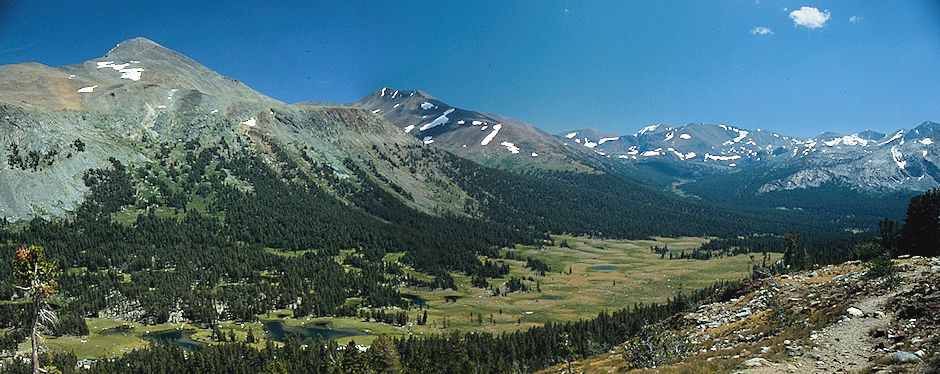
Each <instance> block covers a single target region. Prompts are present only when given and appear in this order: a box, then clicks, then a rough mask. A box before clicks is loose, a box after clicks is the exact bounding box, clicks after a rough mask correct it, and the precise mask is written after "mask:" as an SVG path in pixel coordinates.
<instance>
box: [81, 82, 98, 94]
mask: <svg viewBox="0 0 940 374" xmlns="http://www.w3.org/2000/svg"><path fill="white" fill-rule="evenodd" d="M96 88H98V85H97V84H96V85H94V86H88V87H82V88H79V89H78V93H89V92H94V91H95V89H96Z"/></svg>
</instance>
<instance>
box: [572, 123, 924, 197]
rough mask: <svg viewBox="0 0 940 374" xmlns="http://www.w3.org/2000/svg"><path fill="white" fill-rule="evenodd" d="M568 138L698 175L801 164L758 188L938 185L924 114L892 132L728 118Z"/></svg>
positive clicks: (575, 134) (611, 153)
mask: <svg viewBox="0 0 940 374" xmlns="http://www.w3.org/2000/svg"><path fill="white" fill-rule="evenodd" d="M556 139H558V140H559V141H561V142H563V143H564V144H566V145H571V146H582V147H584V148H587V149H591V150H593V151H594V152H595V153H597V154H599V155H602V156H605V157H610V158H616V159H620V160H623V161H625V162H631V163H638V164H643V163H651V162H656V163H672V164H675V165H681V166H682V167H683V168H685V169H690V168H691V169H696V170H697V171H698V173H699V174H700V175H713V174H721V173H734V172H736V171H740V170H741V169H761V168H769V169H780V168H795V170H794V171H793V172H792V173H789V174H788V175H785V176H782V177H779V178H775V179H772V180H767V181H766V183H765V184H763V185H762V186H761V187H760V189H759V191H758V192H770V191H778V190H792V189H801V188H813V187H819V186H820V185H822V184H825V183H838V184H842V185H846V186H850V187H852V188H855V189H858V190H865V191H893V190H913V191H923V190H926V189H929V188H934V187H938V186H940V148H938V146H937V145H936V144H935V142H934V139H937V140H940V124H938V123H936V122H924V123H922V124H921V125H919V126H917V127H915V128H914V129H911V130H907V129H901V130H898V131H895V132H892V133H891V134H881V133H878V132H874V131H864V132H860V133H856V134H851V135H846V134H837V133H832V132H825V133H822V134H820V135H819V136H816V137H812V138H804V137H796V136H789V135H782V134H778V133H775V132H772V131H767V130H762V129H757V130H745V129H740V128H736V127H733V126H728V125H708V124H690V125H686V126H680V127H673V126H669V125H654V126H649V127H646V128H644V129H643V130H640V131H639V132H637V133H636V134H632V135H623V136H618V135H612V134H605V133H601V132H599V131H597V130H593V129H583V130H575V131H570V132H565V133H562V134H558V135H556Z"/></svg>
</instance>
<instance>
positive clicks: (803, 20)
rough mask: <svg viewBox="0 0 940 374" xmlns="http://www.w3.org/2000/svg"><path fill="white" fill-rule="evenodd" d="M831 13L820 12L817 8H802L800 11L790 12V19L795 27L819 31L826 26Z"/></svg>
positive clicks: (826, 11)
mask: <svg viewBox="0 0 940 374" xmlns="http://www.w3.org/2000/svg"><path fill="white" fill-rule="evenodd" d="M830 17H831V13H829V11H828V10H824V11H819V9H817V8H813V7H810V6H802V7H800V9H797V10H794V11H792V12H790V19H792V20H793V24H794V26H802V27H805V28H808V29H818V28H820V27H823V26H825V25H826V21H829V18H830Z"/></svg>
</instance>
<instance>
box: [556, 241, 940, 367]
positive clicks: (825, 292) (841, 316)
mask: <svg viewBox="0 0 940 374" xmlns="http://www.w3.org/2000/svg"><path fill="white" fill-rule="evenodd" d="M894 262H895V265H896V266H897V268H898V273H897V278H892V277H890V276H888V277H882V278H880V279H873V280H869V279H867V278H866V274H867V272H868V271H869V267H868V266H866V265H865V264H861V263H859V262H858V261H851V262H847V263H844V264H841V265H831V266H826V267H823V268H820V269H815V270H807V271H800V272H795V273H791V274H788V275H782V276H776V277H773V278H767V279H763V280H760V281H754V282H751V283H750V284H748V285H747V287H746V288H745V289H744V291H742V292H741V293H739V294H737V295H728V296H727V298H725V299H719V300H715V301H714V302H712V303H709V304H703V305H700V306H699V307H698V308H697V309H696V310H694V311H692V312H688V313H682V314H679V315H676V316H674V317H673V318H671V319H670V320H668V321H667V322H666V323H664V324H663V325H661V326H658V327H652V328H653V329H662V330H658V331H657V333H656V334H654V335H653V336H655V337H657V338H655V339H651V340H650V339H647V340H645V341H639V340H634V341H629V342H626V343H625V344H624V345H621V346H620V347H617V348H615V349H613V350H611V351H610V352H609V353H607V354H604V355H601V356H600V357H597V358H593V359H588V360H584V361H578V362H575V363H573V364H572V369H573V370H574V371H575V372H580V373H609V372H612V371H616V372H620V371H624V370H628V369H631V368H632V369H635V371H631V372H657V373H673V372H690V371H691V372H729V371H735V370H739V371H736V372H739V373H835V372H873V371H874V372H882V370H888V371H885V372H931V371H930V370H938V369H940V349H938V347H940V319H938V315H940V314H938V313H940V301H938V300H940V288H938V287H937V285H938V284H940V258H936V257H934V258H920V257H916V256H915V257H913V258H910V257H908V258H902V259H898V260H894ZM657 343H665V344H663V345H662V346H656V344H657ZM663 347H668V348H669V349H663ZM643 352H647V353H650V354H645V353H643ZM638 357H642V358H643V359H642V360H639V362H637V360H636V359H637V358H638ZM565 370H567V368H566V367H563V365H562V366H557V367H555V368H552V369H548V370H546V371H545V372H546V373H547V372H552V373H555V372H565Z"/></svg>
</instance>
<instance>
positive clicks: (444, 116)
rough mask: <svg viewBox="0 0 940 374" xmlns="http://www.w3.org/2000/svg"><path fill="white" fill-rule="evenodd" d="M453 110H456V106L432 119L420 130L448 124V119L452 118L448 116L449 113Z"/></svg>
mask: <svg viewBox="0 0 940 374" xmlns="http://www.w3.org/2000/svg"><path fill="white" fill-rule="evenodd" d="M453 112H454V108H450V109H448V110H446V111H444V114H442V115H441V116H440V117H437V118H435V119H434V120H433V121H431V122H430V123H428V124H425V125H424V126H421V128H420V129H419V131H425V130H427V129H430V128H434V127H437V126H440V125H443V124H446V123H447V121H450V118H447V115H448V114H451V113H453Z"/></svg>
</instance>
